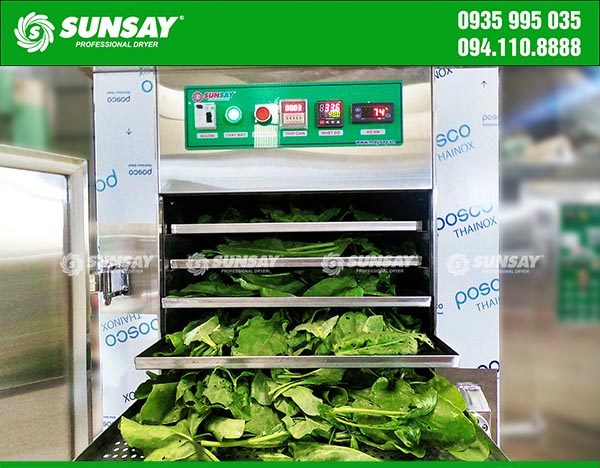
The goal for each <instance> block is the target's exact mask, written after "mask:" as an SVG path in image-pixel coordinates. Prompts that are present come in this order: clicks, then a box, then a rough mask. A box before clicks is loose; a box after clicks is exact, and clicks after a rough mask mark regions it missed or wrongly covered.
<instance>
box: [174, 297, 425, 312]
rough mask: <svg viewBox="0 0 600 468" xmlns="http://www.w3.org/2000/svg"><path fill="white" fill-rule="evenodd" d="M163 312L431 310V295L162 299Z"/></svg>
mask: <svg viewBox="0 0 600 468" xmlns="http://www.w3.org/2000/svg"><path fill="white" fill-rule="evenodd" d="M162 306H163V308H164V309H219V308H221V309H223V308H244V307H253V308H259V307H430V306H431V296H363V297H337V296H332V297H323V296H314V297H255V296H251V297H163V298H162Z"/></svg>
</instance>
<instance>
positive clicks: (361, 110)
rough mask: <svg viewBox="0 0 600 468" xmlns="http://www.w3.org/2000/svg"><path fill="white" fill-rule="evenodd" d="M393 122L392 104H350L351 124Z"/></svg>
mask: <svg viewBox="0 0 600 468" xmlns="http://www.w3.org/2000/svg"><path fill="white" fill-rule="evenodd" d="M393 121H394V103H392V102H369V103H364V104H352V123H375V122H378V123H390V122H393Z"/></svg>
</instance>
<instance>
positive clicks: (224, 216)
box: [198, 205, 390, 224]
mask: <svg viewBox="0 0 600 468" xmlns="http://www.w3.org/2000/svg"><path fill="white" fill-rule="evenodd" d="M260 211H261V212H262V216H259V217H256V218H250V219H248V217H247V216H244V215H243V214H242V213H241V212H240V211H239V210H238V209H236V208H231V207H230V208H227V209H226V210H224V211H223V212H222V213H221V214H220V215H216V216H213V215H210V214H203V215H201V216H200V217H199V218H198V224H203V223H247V222H250V223H269V222H277V223H301V222H313V223H316V222H320V223H325V222H329V221H390V218H387V217H385V216H382V215H378V214H374V213H370V212H368V211H362V210H357V209H355V208H354V207H352V206H350V207H348V208H347V209H342V208H329V209H326V210H323V211H321V212H320V213H317V212H316V211H314V210H305V209H301V208H298V207H295V206H293V205H290V207H289V209H288V210H282V209H278V208H261V210H260Z"/></svg>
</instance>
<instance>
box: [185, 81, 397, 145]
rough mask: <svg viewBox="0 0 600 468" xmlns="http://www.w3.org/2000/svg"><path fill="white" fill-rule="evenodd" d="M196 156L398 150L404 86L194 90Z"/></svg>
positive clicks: (188, 135)
mask: <svg viewBox="0 0 600 468" xmlns="http://www.w3.org/2000/svg"><path fill="white" fill-rule="evenodd" d="M184 96H185V147H186V149H188V150H206V149H236V148H240V149H241V148H282V147H288V148H300V147H319V146H397V145H401V144H402V141H403V133H402V82H401V81H369V82H351V83H348V82H340V83H285V84H281V83H277V84H252V85H236V86H231V85H225V86H187V87H186V88H185V92H184Z"/></svg>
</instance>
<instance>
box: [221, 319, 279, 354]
mask: <svg viewBox="0 0 600 468" xmlns="http://www.w3.org/2000/svg"><path fill="white" fill-rule="evenodd" d="M236 345H237V346H234V347H233V349H232V355H234V356H278V355H280V354H286V353H287V351H288V345H287V339H286V335H285V332H284V330H283V320H282V319H281V317H280V316H279V315H278V314H276V315H274V316H273V317H272V318H271V319H270V320H265V319H264V318H262V317H261V316H260V315H257V316H256V317H253V318H251V319H250V320H249V321H248V322H247V323H246V324H245V325H243V326H242V327H241V328H240V331H239V335H238V339H237V342H236Z"/></svg>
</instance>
